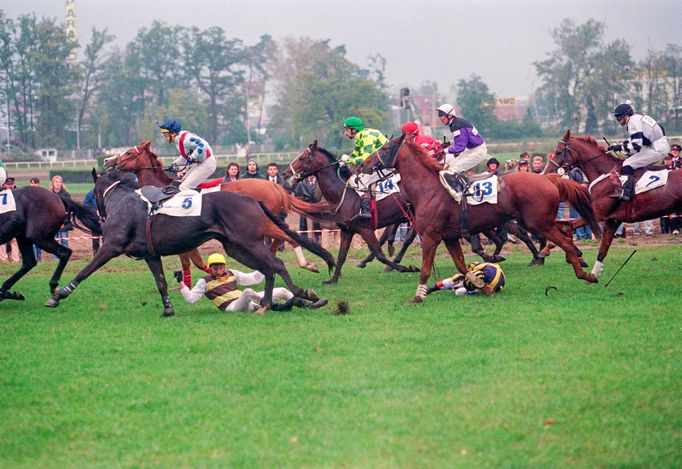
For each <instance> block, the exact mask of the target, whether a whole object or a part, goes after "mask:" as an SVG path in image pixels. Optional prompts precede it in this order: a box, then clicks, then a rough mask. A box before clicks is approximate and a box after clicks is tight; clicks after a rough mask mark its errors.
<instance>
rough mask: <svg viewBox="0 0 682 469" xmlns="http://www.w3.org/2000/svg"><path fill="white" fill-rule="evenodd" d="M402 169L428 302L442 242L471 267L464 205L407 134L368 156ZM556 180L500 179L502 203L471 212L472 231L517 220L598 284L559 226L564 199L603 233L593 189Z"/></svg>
mask: <svg viewBox="0 0 682 469" xmlns="http://www.w3.org/2000/svg"><path fill="white" fill-rule="evenodd" d="M382 167H383V168H396V169H397V170H398V171H399V172H400V174H402V176H403V177H402V179H401V183H402V188H403V189H404V190H405V193H406V194H407V196H408V197H409V199H410V203H411V204H412V206H413V207H414V221H415V228H416V229H417V232H418V233H419V236H420V237H421V240H422V266H421V274H420V277H419V285H418V286H417V292H416V294H415V296H414V298H413V299H412V302H415V303H416V302H421V301H423V299H424V297H425V294H426V282H427V280H428V278H429V275H430V273H431V268H432V267H433V261H434V257H435V255H436V249H437V248H438V245H439V244H440V243H441V242H444V243H445V246H446V247H447V249H448V252H449V253H450V256H451V257H452V260H453V261H454V262H455V265H456V266H457V270H459V272H461V273H462V274H464V275H466V274H467V265H466V263H465V262H464V255H463V253H462V247H461V245H460V241H459V240H460V238H461V237H462V227H461V221H460V205H459V204H457V203H455V202H454V201H453V200H452V198H451V197H450V195H449V194H448V192H447V191H446V190H445V189H444V188H443V186H442V185H441V183H440V180H439V177H438V173H439V171H441V170H442V167H441V166H440V165H439V164H438V163H437V162H435V161H434V160H433V158H431V157H430V156H429V155H428V153H427V152H426V151H425V150H424V149H423V148H422V147H421V146H419V145H416V144H414V143H409V142H405V141H404V136H400V137H396V138H393V139H391V140H390V141H389V143H388V145H387V147H385V149H384V150H382V151H380V152H379V153H378V155H373V156H372V157H370V158H367V160H365V161H364V162H363V164H362V165H361V170H364V171H371V170H374V168H382ZM554 178H556V179H558V181H551V180H550V178H549V177H548V176H543V175H539V174H532V173H513V174H505V175H503V176H500V177H499V179H498V182H499V193H498V197H497V203H496V204H489V203H483V204H479V205H471V206H469V207H468V208H467V210H468V219H469V223H468V224H469V226H468V229H469V231H471V232H472V233H476V232H480V231H483V230H486V229H489V228H494V227H497V226H499V225H500V224H501V223H504V222H505V221H506V220H511V219H517V220H518V221H520V222H521V223H523V225H524V226H526V227H527V228H528V229H529V230H531V231H533V232H535V233H537V234H539V235H541V236H544V237H545V238H547V239H548V240H551V241H552V242H554V243H555V244H556V245H557V246H559V247H561V249H563V250H564V252H565V253H566V260H567V261H568V262H569V263H570V264H571V265H572V266H573V270H574V271H575V275H576V277H578V278H579V279H584V280H586V281H588V282H596V281H597V279H596V278H595V277H594V275H592V274H586V273H585V272H584V271H583V269H582V267H580V262H579V260H578V256H577V254H576V253H577V248H576V247H575V245H574V244H573V240H572V238H571V237H570V236H566V235H565V234H564V233H563V232H562V231H561V230H560V229H559V228H558V227H557V225H556V223H554V219H555V218H556V213H557V209H558V207H559V201H560V200H567V201H568V202H570V203H571V205H573V207H575V209H576V210H578V212H579V213H580V214H581V215H582V216H583V218H584V219H585V220H587V221H588V222H589V223H590V225H591V226H592V228H593V230H595V233H597V234H599V233H600V229H599V225H598V224H597V221H596V219H595V217H594V213H593V211H592V206H591V204H590V195H589V192H588V191H587V189H585V188H583V187H582V186H580V184H577V183H575V182H573V181H567V180H562V179H559V177H558V176H554Z"/></svg>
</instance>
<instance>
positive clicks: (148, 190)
mask: <svg viewBox="0 0 682 469" xmlns="http://www.w3.org/2000/svg"><path fill="white" fill-rule="evenodd" d="M164 189H166V188H165V187H155V186H143V187H142V188H141V189H140V192H141V193H142V195H143V196H144V198H145V199H147V200H148V201H150V202H152V203H154V204H159V203H161V202H163V201H164V200H168V199H170V198H171V197H173V196H174V195H175V194H177V192H173V193H172V194H170V193H168V192H164Z"/></svg>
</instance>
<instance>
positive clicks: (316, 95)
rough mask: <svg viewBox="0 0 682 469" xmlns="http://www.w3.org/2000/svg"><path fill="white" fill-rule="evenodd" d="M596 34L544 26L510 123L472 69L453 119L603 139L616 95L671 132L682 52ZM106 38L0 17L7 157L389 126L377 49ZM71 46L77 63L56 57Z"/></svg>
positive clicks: (176, 31) (144, 33) (506, 133)
mask: <svg viewBox="0 0 682 469" xmlns="http://www.w3.org/2000/svg"><path fill="white" fill-rule="evenodd" d="M604 31H605V25H604V24H603V23H600V22H597V21H595V20H589V21H587V22H586V23H584V24H581V25H576V24H575V23H573V22H572V21H570V20H564V21H562V22H561V24H560V26H559V27H557V28H556V29H555V30H553V31H552V37H553V38H554V42H555V44H554V46H555V48H554V50H552V51H551V52H550V53H549V54H547V55H548V57H547V58H546V59H545V60H541V61H538V62H536V63H535V68H536V72H537V75H538V76H539V77H540V79H541V80H542V81H541V84H540V86H539V87H538V89H537V90H536V93H535V95H534V96H532V97H531V106H530V107H529V110H528V114H527V116H526V118H525V119H524V120H523V121H522V122H516V121H511V122H510V121H506V122H501V121H498V120H496V119H495V117H494V115H493V108H494V103H495V94H494V93H493V92H492V91H491V90H490V89H489V88H488V86H487V85H486V84H485V83H484V82H483V80H482V79H481V78H480V77H479V76H478V75H476V74H472V75H471V76H470V77H469V78H467V79H462V80H460V81H459V82H458V83H457V85H456V87H455V88H454V89H453V91H454V94H456V103H457V104H458V105H459V106H460V108H461V114H462V115H463V116H464V117H465V118H467V119H469V120H470V121H472V122H473V123H475V124H476V125H477V127H478V128H479V129H481V131H482V132H483V133H484V135H486V137H488V138H496V139H502V138H519V137H526V136H537V135H542V134H543V133H545V134H550V135H553V134H555V133H556V132H559V131H562V129H565V128H571V129H573V130H574V131H576V130H577V131H585V132H587V133H599V132H605V133H608V132H614V131H616V128H615V125H614V123H613V120H612V119H611V118H610V111H611V109H612V108H613V106H614V105H615V104H616V103H618V102H620V101H622V100H624V99H626V98H629V99H632V100H633V104H634V105H635V107H636V109H638V110H642V111H644V112H648V113H651V114H652V115H653V116H655V117H656V118H657V119H658V120H660V121H661V122H663V123H664V124H666V126H667V128H668V129H680V127H681V123H680V121H681V120H682V106H681V103H680V94H681V93H682V48H681V47H680V46H678V45H673V44H669V45H667V46H666V48H665V49H664V50H662V51H653V50H652V51H649V53H648V55H647V57H646V58H645V59H644V60H642V61H640V62H639V63H635V62H634V61H633V59H632V58H631V54H630V46H629V45H628V44H627V42H625V41H624V40H616V41H613V42H610V43H605V41H604V38H603V33H604ZM114 40H115V37H114V36H113V35H112V34H110V33H109V32H108V31H107V30H106V29H104V30H98V29H93V30H92V31H90V32H89V34H88V35H87V38H86V39H85V41H84V44H82V45H81V44H73V43H70V42H69V41H68V40H67V38H66V36H65V33H64V31H63V29H62V27H61V25H59V24H57V23H56V21H55V20H53V19H46V18H41V19H38V18H37V17H36V16H35V15H33V14H27V15H22V16H19V17H18V18H16V19H12V18H9V17H7V16H6V15H5V13H4V12H3V11H2V10H0V45H1V46H2V47H0V86H1V89H2V93H0V99H2V102H0V108H1V109H2V113H3V115H5V116H6V115H7V114H9V122H10V131H11V140H12V144H13V151H15V152H17V153H22V152H23V153H30V152H31V150H33V149H36V148H42V147H57V148H60V149H65V148H75V147H76V146H79V147H80V148H95V149H98V148H104V147H119V146H128V145H135V144H137V143H139V142H140V141H141V140H143V139H149V138H152V136H154V135H157V128H156V125H157V123H158V122H159V121H160V120H161V119H162V118H163V117H165V116H172V117H179V118H180V119H181V120H182V122H183V125H184V126H185V127H186V128H190V129H195V130H197V131H198V132H200V133H201V134H202V135H204V136H205V137H207V138H208V139H209V141H211V142H212V143H213V144H214V145H216V146H217V147H220V146H224V145H232V144H241V145H243V144H247V143H249V142H255V143H261V142H266V143H269V144H271V145H273V146H274V148H276V149H285V148H300V146H301V145H304V144H307V143H309V142H310V141H312V140H313V139H318V140H320V141H321V142H323V144H324V145H325V146H326V147H327V148H332V149H339V148H342V147H344V146H348V145H349V143H348V141H347V140H344V139H343V134H342V132H341V130H340V127H341V122H342V119H343V118H344V117H346V116H348V115H358V116H361V117H362V118H363V119H365V121H366V122H367V124H368V125H370V126H372V127H376V128H379V129H382V130H384V131H385V132H387V133H390V132H394V131H395V130H396V129H395V128H394V126H395V123H393V122H391V112H390V109H391V104H392V100H391V97H389V95H388V93H387V88H388V87H387V86H386V84H385V81H384V69H385V66H386V60H385V59H383V57H381V56H380V55H376V56H372V57H368V65H367V66H365V67H363V66H360V65H357V64H355V63H352V62H351V61H349V60H348V59H347V57H346V50H345V47H344V46H343V45H333V44H331V41H329V40H315V39H311V38H307V37H300V38H294V37H286V38H283V39H282V40H280V41H275V40H273V39H272V38H271V37H270V36H268V35H263V36H261V37H260V39H259V40H258V41H257V42H256V43H255V44H245V43H244V42H243V41H242V40H241V39H239V38H231V37H229V35H228V34H227V33H226V31H225V30H223V29H222V28H220V27H210V28H208V29H205V30H201V29H198V28H196V27H181V26H171V25H168V24H165V23H163V22H159V21H154V22H152V23H151V24H150V25H149V26H146V27H143V28H141V29H140V30H139V31H138V33H137V35H136V36H135V37H134V38H133V39H132V40H131V41H130V42H129V43H128V44H126V45H125V46H124V47H121V46H116V45H115V44H114ZM73 47H78V48H79V50H80V54H78V57H79V59H78V61H76V62H69V61H68V56H69V54H70V53H71V51H72V49H73ZM431 85H434V86H435V83H432V84H431ZM432 91H433V90H432ZM433 94H435V95H436V96H437V97H438V98H439V99H443V100H447V101H453V100H455V98H454V97H447V96H442V95H439V94H438V93H436V92H433ZM266 96H268V97H269V98H268V99H266ZM266 107H267V108H268V114H269V117H270V123H269V125H268V126H267V128H265V127H264V120H263V113H264V110H265V109H266ZM5 119H6V117H3V121H4V120H5Z"/></svg>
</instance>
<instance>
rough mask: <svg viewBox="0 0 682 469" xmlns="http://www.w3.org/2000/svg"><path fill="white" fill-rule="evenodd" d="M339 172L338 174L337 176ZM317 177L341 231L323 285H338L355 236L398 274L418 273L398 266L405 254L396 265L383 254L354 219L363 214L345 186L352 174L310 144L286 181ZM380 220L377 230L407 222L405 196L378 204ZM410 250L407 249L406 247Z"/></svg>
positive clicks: (369, 230) (362, 224)
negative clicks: (333, 261)
mask: <svg viewBox="0 0 682 469" xmlns="http://www.w3.org/2000/svg"><path fill="white" fill-rule="evenodd" d="M337 168H338V173H337ZM311 174H315V175H316V176H317V181H318V184H319V185H320V190H321V191H322V195H323V196H324V198H325V199H326V200H327V201H328V202H329V203H331V204H333V205H336V217H335V219H334V221H335V222H336V224H337V226H338V227H339V228H340V229H341V243H340V246H339V255H338V257H337V260H336V269H335V270H334V274H333V275H332V277H331V278H330V279H329V280H326V281H324V282H323V283H336V282H338V280H339V277H340V276H341V268H342V267H343V264H344V263H345V262H346V256H347V254H348V249H349V248H350V244H351V241H352V239H353V236H354V235H355V234H356V233H357V234H359V235H360V236H361V237H362V239H363V240H364V241H365V242H366V243H367V246H368V247H369V249H370V250H371V251H372V253H374V255H375V256H376V258H377V259H378V260H379V261H380V262H382V263H384V264H386V265H388V266H390V267H392V268H393V269H395V270H397V271H399V272H417V271H418V270H419V269H417V268H416V267H414V266H408V267H405V266H402V265H400V264H398V262H400V259H402V254H404V250H401V253H400V254H399V255H398V256H397V257H396V260H395V262H394V261H391V260H390V259H388V258H387V257H386V256H385V255H384V253H383V252H382V251H381V246H380V245H379V242H378V241H377V238H376V236H375V235H374V227H373V226H372V224H371V223H368V222H367V221H365V220H362V219H357V218H355V216H356V215H357V213H358V211H359V210H360V197H359V196H358V194H357V193H356V192H355V191H354V190H353V189H349V188H348V187H347V186H346V180H348V178H349V177H351V175H350V171H348V169H347V168H345V167H341V168H339V161H338V160H337V159H336V157H335V156H334V155H332V154H331V153H329V152H328V151H327V150H325V149H324V148H321V147H318V146H317V140H315V141H314V142H313V143H312V144H310V145H309V146H308V147H307V148H306V149H305V150H304V151H303V152H302V153H301V154H300V155H298V156H297V157H296V158H294V160H293V161H292V162H291V163H290V164H289V167H288V168H286V169H285V170H284V173H283V174H282V176H283V177H285V178H289V177H292V176H293V177H294V178H295V179H296V180H297V181H302V180H303V179H304V178H306V177H308V176H310V175H311ZM376 207H377V210H376V212H377V220H376V228H382V227H385V226H389V225H393V224H396V223H402V222H405V221H407V217H408V214H409V213H410V208H409V206H408V205H407V200H406V198H405V196H404V195H403V194H402V193H399V194H398V195H389V196H388V197H386V198H385V199H383V200H380V201H378V202H377V203H376ZM404 248H405V249H407V247H406V246H404Z"/></svg>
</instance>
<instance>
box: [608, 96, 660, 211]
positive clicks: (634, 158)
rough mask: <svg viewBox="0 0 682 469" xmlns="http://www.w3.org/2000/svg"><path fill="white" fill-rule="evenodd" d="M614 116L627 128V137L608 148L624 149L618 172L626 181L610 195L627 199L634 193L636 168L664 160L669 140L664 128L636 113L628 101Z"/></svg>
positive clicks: (648, 117)
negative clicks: (624, 158)
mask: <svg viewBox="0 0 682 469" xmlns="http://www.w3.org/2000/svg"><path fill="white" fill-rule="evenodd" d="M613 116H614V117H615V118H616V120H617V121H618V123H619V124H620V125H621V127H624V126H626V125H627V127H628V135H629V138H627V139H626V140H623V143H619V144H617V145H611V146H609V150H611V151H625V154H626V155H627V159H626V160H625V161H624V162H623V168H622V169H621V174H622V175H623V176H627V181H625V183H624V184H623V185H622V186H621V187H620V188H617V189H616V190H615V191H614V193H613V194H611V195H610V196H609V197H611V198H614V199H620V200H623V201H628V200H632V199H633V198H634V196H635V177H634V174H635V169H638V168H643V167H645V166H648V165H650V164H653V163H656V162H657V161H659V160H661V159H663V158H664V157H665V155H667V154H668V153H669V152H670V143H669V142H668V139H667V137H666V136H665V129H663V127H662V126H661V125H660V124H658V123H657V122H656V121H655V120H654V119H653V118H651V117H650V116H647V115H646V114H635V112H634V110H633V109H632V106H631V104H630V101H626V102H624V103H621V104H619V105H618V106H616V107H615V108H614V110H613Z"/></svg>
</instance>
